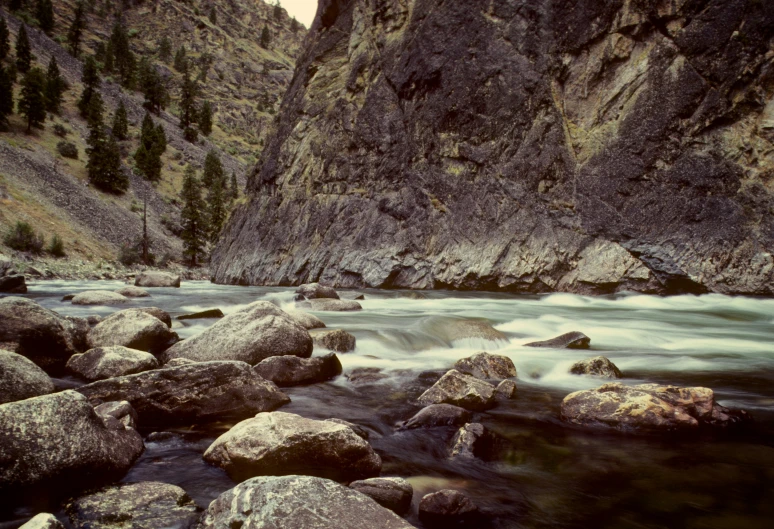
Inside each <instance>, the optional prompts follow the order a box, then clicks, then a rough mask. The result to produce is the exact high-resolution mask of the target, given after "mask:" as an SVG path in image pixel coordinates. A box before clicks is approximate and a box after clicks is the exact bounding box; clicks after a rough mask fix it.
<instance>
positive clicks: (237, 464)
mask: <svg viewBox="0 0 774 529" xmlns="http://www.w3.org/2000/svg"><path fill="white" fill-rule="evenodd" d="M204 459H205V460H206V461H207V462H209V463H211V464H213V465H217V466H219V467H221V468H223V469H225V470H226V472H228V474H229V476H231V477H232V478H233V479H235V480H237V481H241V480H244V479H247V478H250V477H253V476H261V475H289V474H302V475H311V476H319V477H324V478H329V479H336V480H341V481H351V480H355V479H364V478H370V477H373V476H378V475H379V471H380V470H381V468H382V460H381V458H380V457H379V456H378V455H377V454H376V452H374V450H373V448H371V445H369V444H368V442H366V441H365V440H364V439H363V438H361V437H360V436H359V435H357V434H356V433H355V432H354V431H353V430H352V429H351V428H349V427H347V426H344V425H342V424H337V423H333V422H330V421H317V420H313V419H305V418H304V417H301V416H299V415H295V414H292V413H284V412H271V413H259V414H258V415H256V416H255V418H253V419H247V420H245V421H242V422H240V423H238V424H237V425H236V426H234V427H233V428H231V429H230V430H229V431H228V432H226V433H225V434H223V435H221V436H220V437H218V438H217V439H216V440H215V442H214V443H212V445H210V447H209V448H208V449H207V451H206V452H205V453H204Z"/></svg>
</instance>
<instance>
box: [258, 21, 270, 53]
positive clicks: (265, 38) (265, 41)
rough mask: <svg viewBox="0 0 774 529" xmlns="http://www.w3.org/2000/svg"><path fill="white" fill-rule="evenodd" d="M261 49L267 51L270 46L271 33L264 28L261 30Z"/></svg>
mask: <svg viewBox="0 0 774 529" xmlns="http://www.w3.org/2000/svg"><path fill="white" fill-rule="evenodd" d="M260 44H261V48H266V49H269V46H270V45H271V33H270V32H269V28H268V27H266V26H263V29H262V30H261V41H260Z"/></svg>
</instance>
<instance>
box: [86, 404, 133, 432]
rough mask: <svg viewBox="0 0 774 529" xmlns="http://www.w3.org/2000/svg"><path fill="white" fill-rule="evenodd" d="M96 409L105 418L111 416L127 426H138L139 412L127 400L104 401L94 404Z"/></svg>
mask: <svg viewBox="0 0 774 529" xmlns="http://www.w3.org/2000/svg"><path fill="white" fill-rule="evenodd" d="M94 411H95V412H96V413H97V415H99V416H101V417H102V418H103V419H106V418H107V417H108V416H110V417H112V418H114V419H115V420H117V421H118V422H120V423H121V424H123V425H124V426H126V427H127V428H137V420H138V417H137V412H136V411H134V408H132V405H131V404H129V403H128V402H127V401H125V400H121V401H115V400H114V401H110V402H104V403H102V404H100V405H99V406H94Z"/></svg>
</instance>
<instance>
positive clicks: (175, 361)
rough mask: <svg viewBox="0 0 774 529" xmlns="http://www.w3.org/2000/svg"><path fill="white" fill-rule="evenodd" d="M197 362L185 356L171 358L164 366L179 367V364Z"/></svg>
mask: <svg viewBox="0 0 774 529" xmlns="http://www.w3.org/2000/svg"><path fill="white" fill-rule="evenodd" d="M196 363H198V362H195V361H194V360H189V359H187V358H173V359H172V360H170V361H169V362H167V363H166V364H164V367H180V366H187V365H191V364H196Z"/></svg>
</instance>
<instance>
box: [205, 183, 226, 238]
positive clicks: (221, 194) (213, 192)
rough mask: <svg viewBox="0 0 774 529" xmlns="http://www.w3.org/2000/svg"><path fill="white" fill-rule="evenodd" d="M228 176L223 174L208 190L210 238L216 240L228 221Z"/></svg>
mask: <svg viewBox="0 0 774 529" xmlns="http://www.w3.org/2000/svg"><path fill="white" fill-rule="evenodd" d="M227 191H228V190H227V189H226V178H225V176H224V175H223V174H222V173H221V175H220V176H219V177H218V178H217V179H216V180H214V181H213V182H212V185H211V186H209V188H208V192H207V206H208V211H207V213H208V215H207V217H208V221H209V228H210V231H209V239H210V241H211V242H215V241H216V240H217V239H218V236H219V235H220V230H222V229H223V223H224V222H225V221H226V213H227V211H226V200H227V197H226V192H227Z"/></svg>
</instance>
